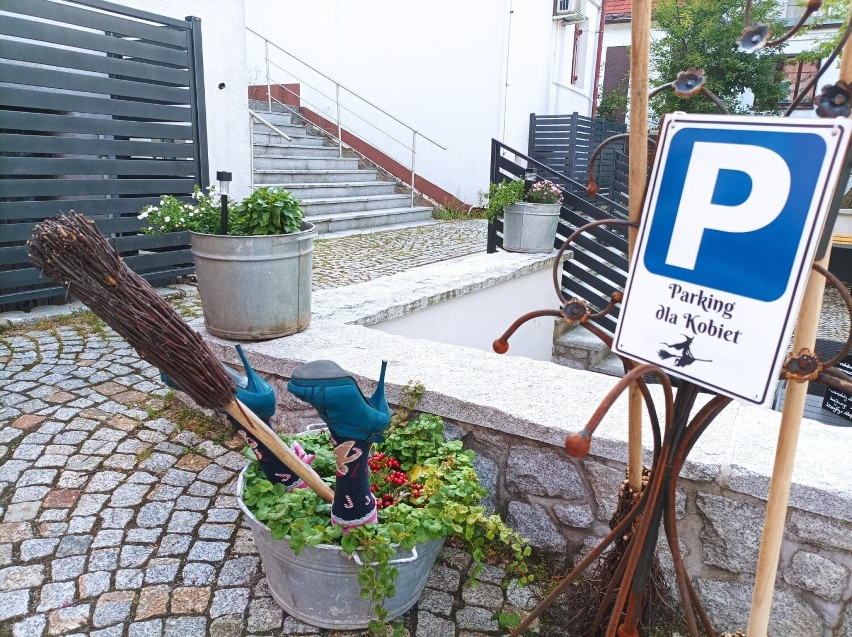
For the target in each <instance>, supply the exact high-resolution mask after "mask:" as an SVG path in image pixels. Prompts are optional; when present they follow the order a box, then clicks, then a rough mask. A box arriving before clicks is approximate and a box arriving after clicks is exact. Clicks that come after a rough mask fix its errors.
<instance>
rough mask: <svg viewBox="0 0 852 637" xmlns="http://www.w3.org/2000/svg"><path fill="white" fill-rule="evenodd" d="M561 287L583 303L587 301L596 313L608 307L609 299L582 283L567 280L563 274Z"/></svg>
mask: <svg viewBox="0 0 852 637" xmlns="http://www.w3.org/2000/svg"><path fill="white" fill-rule="evenodd" d="M562 287H563V288H565V289H566V290H569V291H570V292H571V294H572V295H573V296H579V297H580V298H581V299H583V300H584V301H588V302H589V303H591V304H592V305H594V306H595V307H596V308H597V309H598V311H600V310H603V309H604V308H605V307H606V306H607V305H609V299H608V298H607V297H605V296H603V295H601V294H600V293H598V291H597V290H593V289H592V288H590V287H589V286H587V285H585V284H583V283H580V282H578V281H573V280H571V279H569V278H568V277H567V276H566V275H565V273H564V272H563V274H562Z"/></svg>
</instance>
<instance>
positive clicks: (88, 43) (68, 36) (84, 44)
mask: <svg viewBox="0 0 852 637" xmlns="http://www.w3.org/2000/svg"><path fill="white" fill-rule="evenodd" d="M0 34H2V35H12V36H15V37H19V38H26V39H28V40H38V41H40V42H50V43H52V44H59V45H62V46H71V47H75V48H78V49H87V50H89V51H100V52H101V53H113V54H115V55H122V56H126V57H129V58H134V59H137V60H150V61H151V62H160V63H163V64H169V65H171V66H177V67H183V68H186V63H187V62H186V60H187V57H186V52H185V51H181V50H179V49H172V48H167V47H164V46H157V45H154V44H146V43H145V42H139V41H136V40H127V39H125V38H119V37H114V36H109V35H102V34H100V33H92V32H91V31H83V30H82V29H73V28H68V27H65V26H60V25H58V24H50V23H47V22H38V21H36V20H27V19H24V18H16V17H13V16H3V19H2V20H0Z"/></svg>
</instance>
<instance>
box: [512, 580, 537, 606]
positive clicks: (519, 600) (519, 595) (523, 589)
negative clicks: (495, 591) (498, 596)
mask: <svg viewBox="0 0 852 637" xmlns="http://www.w3.org/2000/svg"><path fill="white" fill-rule="evenodd" d="M506 601H507V602H508V603H509V604H510V605H511V606H513V607H514V608H517V609H519V610H522V611H530V610H532V609H533V608H535V605H536V604H537V603H538V600H537V599H536V596H535V592H534V591H533V590H532V588H530V587H529V586H518V580H512V581H511V582H510V583H509V586H508V587H507V588H506Z"/></svg>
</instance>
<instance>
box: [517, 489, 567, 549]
mask: <svg viewBox="0 0 852 637" xmlns="http://www.w3.org/2000/svg"><path fill="white" fill-rule="evenodd" d="M506 522H507V523H508V525H509V526H511V527H512V528H513V529H515V530H516V531H517V532H518V533H520V534H521V535H522V536H523V537H525V538H528V539H529V541H530V544H532V545H533V546H534V547H537V548H540V549H542V550H544V551H552V552H554V553H559V554H564V553H565V551H566V550H567V547H568V542H567V540H566V539H565V537H564V536H563V535H562V534H561V533H560V532H559V529H558V528H557V526H556V524H555V523H554V522H553V520H551V519H550V516H549V515H548V513H547V511H546V510H545V509H544V508H543V507H541V506H539V505H537V504H528V503H526V502H520V501H517V500H515V501H513V502H510V503H509V515H508V516H507V519H506Z"/></svg>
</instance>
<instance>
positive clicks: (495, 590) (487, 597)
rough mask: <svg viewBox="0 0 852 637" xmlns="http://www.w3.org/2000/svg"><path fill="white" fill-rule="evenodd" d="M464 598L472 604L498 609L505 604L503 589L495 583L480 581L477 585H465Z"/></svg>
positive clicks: (467, 602)
mask: <svg viewBox="0 0 852 637" xmlns="http://www.w3.org/2000/svg"><path fill="white" fill-rule="evenodd" d="M462 599H463V600H464V602H465V603H466V604H469V605H471V606H482V607H483V608H489V609H491V610H493V611H496V610H499V609H500V607H501V606H502V605H503V589H501V588H500V587H499V586H495V585H494V584H484V583H482V582H479V583H477V584H476V586H465V587H464V588H463V589H462Z"/></svg>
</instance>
